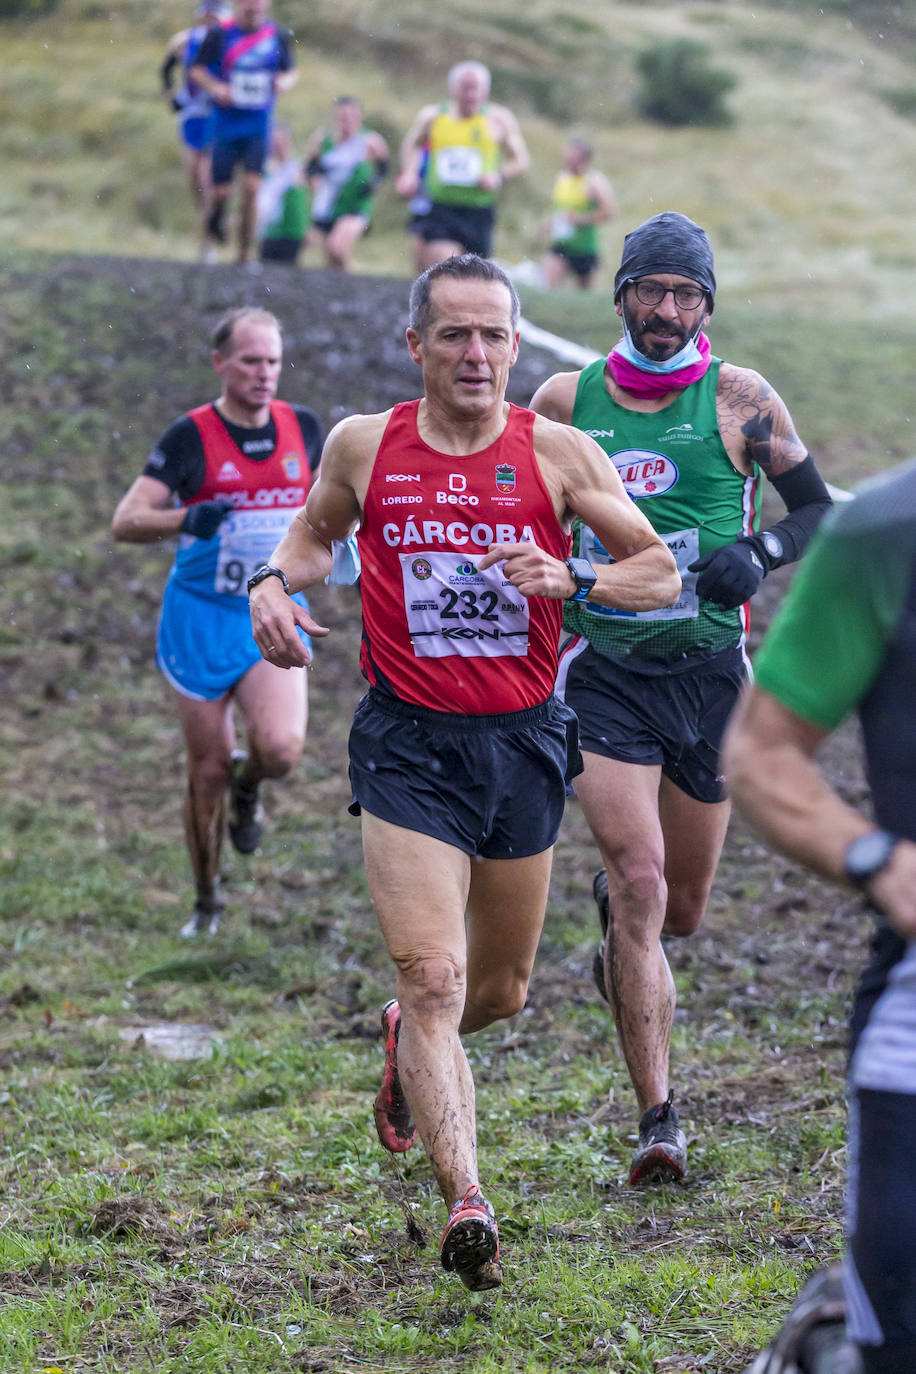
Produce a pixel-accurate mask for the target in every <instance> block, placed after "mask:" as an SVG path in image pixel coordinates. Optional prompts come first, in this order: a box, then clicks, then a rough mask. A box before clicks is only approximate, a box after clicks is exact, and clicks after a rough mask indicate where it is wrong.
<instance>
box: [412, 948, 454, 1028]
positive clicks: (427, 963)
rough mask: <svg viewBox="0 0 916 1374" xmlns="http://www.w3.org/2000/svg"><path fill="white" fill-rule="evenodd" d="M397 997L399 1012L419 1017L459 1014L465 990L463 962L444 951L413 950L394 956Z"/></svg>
mask: <svg viewBox="0 0 916 1374" xmlns="http://www.w3.org/2000/svg"><path fill="white" fill-rule="evenodd" d="M395 963H396V964H397V968H398V1000H399V1002H400V1003H401V1009H402V1011H405V1012H406V1011H407V1010H408V1009H409V1011H410V1012H411V1013H412V1014H413V1015H415V1016H419V1017H423V1016H424V1015H435V1014H436V1013H450V1014H451V1015H453V1016H455V1017H456V1018H457V1017H460V1016H461V1012H462V1010H463V1008H464V999H465V992H466V982H465V968H464V964H463V962H461V961H459V960H458V959H456V958H455V957H454V955H452V954H449V953H447V952H444V951H432V950H425V951H415V952H414V953H412V954H407V955H400V956H395Z"/></svg>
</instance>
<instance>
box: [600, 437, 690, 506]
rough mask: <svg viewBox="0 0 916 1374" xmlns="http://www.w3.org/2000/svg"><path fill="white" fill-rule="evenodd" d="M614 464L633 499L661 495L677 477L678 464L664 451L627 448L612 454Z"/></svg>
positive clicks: (668, 489)
mask: <svg viewBox="0 0 916 1374" xmlns="http://www.w3.org/2000/svg"><path fill="white" fill-rule="evenodd" d="M613 461H614V466H615V467H616V469H617V471H618V472H619V473H620V480H621V482H623V485H624V486H625V487H626V489H627V495H628V496H632V498H633V500H634V501H639V500H640V499H641V498H642V497H645V496H662V495H663V494H664V493H665V492H666V491H670V490H671V488H672V487H673V486H674V484H675V482H676V481H677V479H678V475H679V474H678V466H677V463H675V462H674V461H673V460H672V459H671V458H669V457H668V456H667V455H666V454H664V453H652V452H650V451H649V450H648V449H642V448H628V449H624V450H623V451H622V452H620V453H615V454H614V455H613Z"/></svg>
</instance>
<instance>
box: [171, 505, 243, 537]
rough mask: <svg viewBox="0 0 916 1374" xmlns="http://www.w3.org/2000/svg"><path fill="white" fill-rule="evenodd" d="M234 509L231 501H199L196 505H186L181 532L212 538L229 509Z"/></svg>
mask: <svg viewBox="0 0 916 1374" xmlns="http://www.w3.org/2000/svg"><path fill="white" fill-rule="evenodd" d="M233 510H235V507H234V506H233V504H232V502H231V501H199V502H198V503H197V505H196V506H188V509H187V510H186V511H185V513H184V519H183V520H182V522H181V531H182V533H183V534H193V535H194V537H195V539H212V538H213V536H214V534H216V531H217V530H218V529H219V527H220V525H221V524H222V523H223V521H224V520H225V518H226V516H227V515H228V514H229V513H230V511H233Z"/></svg>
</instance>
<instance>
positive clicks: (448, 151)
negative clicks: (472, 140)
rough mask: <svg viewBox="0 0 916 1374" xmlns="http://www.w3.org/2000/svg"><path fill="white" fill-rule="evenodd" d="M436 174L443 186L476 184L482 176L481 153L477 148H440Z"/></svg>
mask: <svg viewBox="0 0 916 1374" xmlns="http://www.w3.org/2000/svg"><path fill="white" fill-rule="evenodd" d="M436 176H437V177H438V178H439V181H440V182H441V184H442V185H443V186H476V185H477V183H478V181H479V180H480V178H481V177H482V176H483V154H482V153H481V152H480V150H479V148H458V147H454V148H440V149H439V152H438V153H437V154H436Z"/></svg>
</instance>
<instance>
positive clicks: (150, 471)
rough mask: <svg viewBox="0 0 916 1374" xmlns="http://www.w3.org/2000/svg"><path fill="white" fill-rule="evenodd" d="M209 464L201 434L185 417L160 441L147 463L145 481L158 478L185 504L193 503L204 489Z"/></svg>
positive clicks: (192, 422) (170, 427) (168, 430)
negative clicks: (193, 499) (205, 456)
mask: <svg viewBox="0 0 916 1374" xmlns="http://www.w3.org/2000/svg"><path fill="white" fill-rule="evenodd" d="M205 472H206V463H205V462H204V446H203V444H202V442H201V438H200V430H199V429H198V428H197V426H196V425H195V423H194V421H193V420H190V419H189V418H188V416H187V415H183V416H182V417H181V419H180V420H176V421H175V423H174V424H173V425H169V427H168V429H167V430H166V431H165V433H164V434H163V436H162V438H161V439H160V440H159V442H158V444H157V445H156V447H155V448H154V449H153V451H152V452H151V453H150V455H149V457H148V458H147V460H146V466H145V467H144V469H143V476H144V477H155V478H156V481H157V482H164V483H165V485H166V486H167V487H168V488H169V490H170V491H173V492H177V493H178V496H179V498H180V499H181V500H182V501H190V499H191V497H192V496H196V495H197V493H198V492H199V491H200V489H201V487H202V486H203V482H204V474H205Z"/></svg>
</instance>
